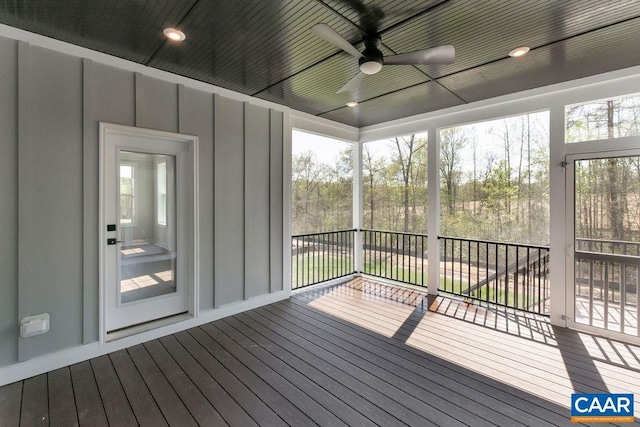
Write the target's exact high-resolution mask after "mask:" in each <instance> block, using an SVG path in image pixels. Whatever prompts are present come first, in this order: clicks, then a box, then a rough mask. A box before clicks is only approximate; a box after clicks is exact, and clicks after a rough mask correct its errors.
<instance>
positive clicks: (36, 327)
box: [20, 313, 49, 338]
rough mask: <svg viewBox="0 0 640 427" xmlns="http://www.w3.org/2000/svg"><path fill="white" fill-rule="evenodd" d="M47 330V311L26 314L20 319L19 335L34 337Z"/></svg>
mask: <svg viewBox="0 0 640 427" xmlns="http://www.w3.org/2000/svg"><path fill="white" fill-rule="evenodd" d="M47 332H49V313H43V314H36V315H35V316H27V317H25V318H24V319H22V321H20V336H21V337H22V338H29V337H34V336H36V335H42V334H45V333H47Z"/></svg>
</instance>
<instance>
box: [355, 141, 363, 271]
mask: <svg viewBox="0 0 640 427" xmlns="http://www.w3.org/2000/svg"><path fill="white" fill-rule="evenodd" d="M362 218H363V212H362V143H361V142H359V141H356V142H354V143H353V228H355V229H356V232H355V237H354V239H353V267H354V270H355V271H356V272H357V273H362V269H363V265H362V259H363V253H362V252H363V246H362V231H360V230H361V228H362V221H363V220H362Z"/></svg>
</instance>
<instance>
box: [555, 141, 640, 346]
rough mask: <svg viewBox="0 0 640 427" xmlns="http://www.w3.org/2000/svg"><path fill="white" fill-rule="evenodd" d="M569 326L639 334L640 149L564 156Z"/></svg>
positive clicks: (633, 338)
mask: <svg viewBox="0 0 640 427" xmlns="http://www.w3.org/2000/svg"><path fill="white" fill-rule="evenodd" d="M567 160H568V161H567V207H566V208H567V221H568V223H567V241H568V242H570V244H571V245H572V250H571V251H570V252H569V257H568V258H569V262H568V265H567V285H568V298H567V301H568V303H569V305H570V306H569V307H568V310H567V312H568V313H571V314H570V315H569V319H568V324H569V326H571V327H573V328H576V329H582V330H586V331H589V332H594V333H597V334H601V335H606V336H609V337H614V338H619V339H624V340H627V341H638V337H639V336H640V305H639V304H638V294H639V291H640V151H638V150H630V151H617V152H608V153H597V154H596V153H594V154H582V155H574V156H569V157H568V158H567Z"/></svg>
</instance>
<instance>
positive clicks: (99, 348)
mask: <svg viewBox="0 0 640 427" xmlns="http://www.w3.org/2000/svg"><path fill="white" fill-rule="evenodd" d="M290 295H291V292H290V291H289V290H283V291H278V292H274V293H271V294H265V295H260V296H257V297H254V298H251V299H248V300H245V301H240V302H236V303H231V304H228V305H224V306H222V307H220V308H215V309H212V310H207V311H202V312H200V313H199V314H198V317H195V318H191V319H189V320H185V321H182V322H178V323H174V324H171V325H167V326H163V327H161V328H158V329H153V330H150V331H147V332H142V333H140V334H136V335H132V336H129V337H126V338H122V339H119V340H116V341H111V342H108V343H104V344H100V343H99V342H94V343H91V344H86V345H82V346H79V347H74V348H70V349H66V350H62V351H58V352H55V353H50V354H47V355H43V356H40V357H36V358H34V359H30V360H27V361H24V362H20V363H16V364H14V365H10V366H7V367H4V368H0V386H3V385H7V384H11V383H13V382H16V381H21V380H23V379H26V378H30V377H33V376H36V375H40V374H43V373H45V372H49V371H53V370H55V369H59V368H63V367H65V366H70V365H73V364H75V363H80V362H83V361H85V360H89V359H93V358H94V357H99V356H102V355H105V354H108V353H112V352H114V351H118V350H122V349H124V348H127V347H131V346H134V345H137V344H142V343H144V342H147V341H151V340H154V339H157V338H161V337H164V336H167V335H171V334H175V333H177V332H181V331H184V330H187V329H190V328H194V327H196V326H200V325H204V324H205V323H209V322H213V321H216V320H218V319H222V318H224V317H228V316H233V315H235V314H238V313H242V312H244V311H247V310H253V309H255V308H258V307H261V306H263V305H267V304H273V303H276V302H278V301H282V300H285V299H287V298H289V296H290Z"/></svg>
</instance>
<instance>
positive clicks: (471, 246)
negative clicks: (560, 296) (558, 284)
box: [438, 236, 549, 315]
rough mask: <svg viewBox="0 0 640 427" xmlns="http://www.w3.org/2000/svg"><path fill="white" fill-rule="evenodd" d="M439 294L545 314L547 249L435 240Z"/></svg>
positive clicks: (547, 305) (470, 240)
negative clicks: (437, 257)
mask: <svg viewBox="0 0 640 427" xmlns="http://www.w3.org/2000/svg"><path fill="white" fill-rule="evenodd" d="M438 239H439V240H440V251H441V252H440V253H441V258H440V262H441V269H440V270H441V273H440V274H441V277H440V287H439V289H440V290H441V291H442V292H446V293H450V294H454V295H458V296H462V297H465V298H470V299H474V300H479V301H482V302H485V303H488V304H495V305H500V306H505V307H510V308H515V309H518V310H523V311H529V312H534V313H538V314H544V315H548V314H549V279H548V272H549V248H548V247H546V246H535V245H521V244H513V243H504V242H491V241H482V240H473V239H461V238H454V237H443V236H439V237H438Z"/></svg>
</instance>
